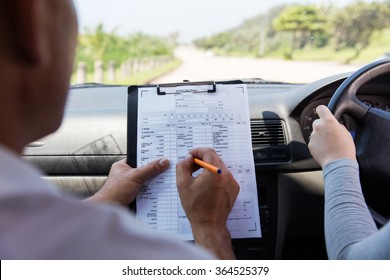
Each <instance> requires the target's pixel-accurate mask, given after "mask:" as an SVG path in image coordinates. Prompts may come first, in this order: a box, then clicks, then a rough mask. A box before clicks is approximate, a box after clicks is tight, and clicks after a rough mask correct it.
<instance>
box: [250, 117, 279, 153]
mask: <svg viewBox="0 0 390 280" xmlns="http://www.w3.org/2000/svg"><path fill="white" fill-rule="evenodd" d="M251 131H252V146H253V148H257V147H269V146H285V145H286V137H285V135H284V130H283V124H282V121H281V120H251Z"/></svg>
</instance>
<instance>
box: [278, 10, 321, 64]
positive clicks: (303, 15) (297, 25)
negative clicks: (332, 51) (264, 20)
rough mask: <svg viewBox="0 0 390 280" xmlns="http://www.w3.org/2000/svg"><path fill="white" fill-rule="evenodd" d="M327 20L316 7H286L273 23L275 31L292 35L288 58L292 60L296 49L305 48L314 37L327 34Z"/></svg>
mask: <svg viewBox="0 0 390 280" xmlns="http://www.w3.org/2000/svg"><path fill="white" fill-rule="evenodd" d="M325 23H326V19H325V17H324V16H322V15H321V10H320V9H319V8H317V7H316V6H312V5H309V6H302V5H293V6H288V7H286V8H285V9H284V10H283V11H282V12H281V13H280V14H279V16H278V17H276V18H275V19H274V20H273V22H272V25H273V28H274V30H275V31H282V32H288V33H291V36H292V37H291V38H292V41H291V46H290V50H289V52H288V53H287V54H286V58H289V59H292V57H293V53H294V51H295V50H296V49H301V48H304V47H305V46H306V45H307V44H308V43H309V42H311V39H312V38H313V36H315V35H317V34H323V33H324V32H325Z"/></svg>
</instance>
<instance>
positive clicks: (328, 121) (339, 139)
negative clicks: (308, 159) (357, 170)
mask: <svg viewBox="0 0 390 280" xmlns="http://www.w3.org/2000/svg"><path fill="white" fill-rule="evenodd" d="M316 111H317V114H318V116H319V117H320V118H319V119H318V120H315V121H314V122H313V133H312V134H311V136H310V142H309V149H310V153H311V154H312V156H313V158H314V159H315V160H316V161H317V162H318V163H319V164H320V165H321V167H322V168H324V167H325V166H326V165H327V164H328V163H330V162H332V161H335V160H338V159H342V158H348V159H352V160H356V152H355V145H354V143H353V139H352V136H351V133H349V131H348V130H347V129H346V128H345V127H344V126H343V125H341V124H340V123H339V122H338V121H337V120H336V119H335V117H334V116H333V115H332V113H331V112H330V111H329V109H328V108H327V107H326V106H324V105H320V106H318V107H317V109H316Z"/></svg>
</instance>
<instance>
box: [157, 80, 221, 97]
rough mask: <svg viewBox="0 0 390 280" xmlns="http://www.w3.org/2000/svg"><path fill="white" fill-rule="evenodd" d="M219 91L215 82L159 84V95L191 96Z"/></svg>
mask: <svg viewBox="0 0 390 280" xmlns="http://www.w3.org/2000/svg"><path fill="white" fill-rule="evenodd" d="M216 90H217V86H216V84H215V82H214V81H207V82H184V83H172V84H159V85H157V94H158V95H166V94H183V95H191V94H193V93H201V92H207V93H214V92H216Z"/></svg>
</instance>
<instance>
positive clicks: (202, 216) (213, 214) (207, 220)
mask: <svg viewBox="0 0 390 280" xmlns="http://www.w3.org/2000/svg"><path fill="white" fill-rule="evenodd" d="M194 157H196V158H199V159H201V160H203V161H205V162H207V163H211V164H213V165H215V166H217V167H219V168H220V169H221V170H222V173H221V174H215V173H213V172H211V171H208V170H207V169H204V170H203V173H201V174H200V175H198V176H197V177H195V178H194V177H193V176H192V173H193V172H195V171H196V170H198V169H199V168H200V166H198V165H196V164H195V163H194V161H193V158H194ZM176 181H177V188H178V191H179V196H180V200H181V203H182V206H183V209H184V211H185V212H186V215H187V218H188V220H189V221H190V223H191V226H192V232H193V234H194V239H195V242H196V243H198V244H200V245H202V246H204V247H206V248H208V249H210V250H211V251H213V252H214V253H215V254H216V255H217V256H218V257H219V258H221V259H232V258H234V253H233V250H232V247H231V237H230V232H229V230H228V229H227V227H226V221H227V218H228V216H229V214H230V211H231V210H232V208H233V205H234V202H235V201H236V198H237V195H238V193H239V190H240V187H239V185H238V183H237V182H236V180H235V179H234V178H233V176H232V174H231V173H230V171H229V170H228V169H227V167H226V166H225V163H224V162H223V161H222V159H221V158H220V157H219V156H218V155H217V154H216V153H215V151H214V150H212V149H209V148H200V149H195V150H193V151H191V152H190V154H189V155H188V156H187V158H186V159H185V160H183V161H181V162H179V163H178V164H177V166H176Z"/></svg>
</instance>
